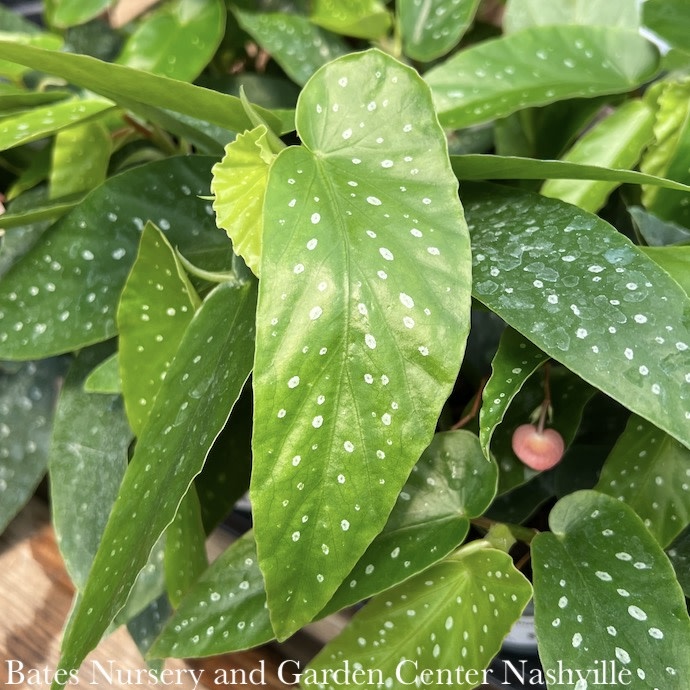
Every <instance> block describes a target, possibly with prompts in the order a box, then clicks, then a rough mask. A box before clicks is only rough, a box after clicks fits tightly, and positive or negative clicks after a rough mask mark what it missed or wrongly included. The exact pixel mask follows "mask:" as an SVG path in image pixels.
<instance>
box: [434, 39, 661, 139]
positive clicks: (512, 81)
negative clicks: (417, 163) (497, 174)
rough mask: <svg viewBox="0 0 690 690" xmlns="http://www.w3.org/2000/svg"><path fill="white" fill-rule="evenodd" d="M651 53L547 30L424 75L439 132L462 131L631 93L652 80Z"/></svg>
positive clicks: (463, 55)
mask: <svg viewBox="0 0 690 690" xmlns="http://www.w3.org/2000/svg"><path fill="white" fill-rule="evenodd" d="M658 62H659V57H658V53H657V51H656V49H655V48H654V46H653V45H652V44H651V43H649V42H648V41H647V40H645V39H644V38H642V37H641V36H640V35H638V34H637V33H635V32H633V31H627V30H624V29H612V28H606V27H581V26H546V27H535V28H532V29H526V30H525V31H521V32H519V33H517V34H512V35H509V36H505V37H503V38H498V39H495V40H491V41H485V42H483V43H480V44H478V45H476V46H473V47H471V48H467V49H466V50H463V51H460V52H459V53H456V54H455V55H454V56H453V57H451V58H450V59H448V60H447V61H446V62H444V63H443V64H441V65H438V66H436V67H433V68H432V69H430V70H429V71H428V72H427V73H426V74H425V75H424V78H425V79H426V81H427V83H428V84H429V86H430V87H431V90H432V93H433V94H434V104H435V106H436V110H437V111H438V116H439V119H440V121H441V124H442V125H444V126H446V127H453V128H461V127H468V126H469V125H474V124H479V123H481V122H488V121H489V120H494V119H496V118H499V117H505V116H506V115H509V114H510V113H512V112H515V111H517V110H520V109H522V108H526V107H530V106H537V105H545V104H546V103H553V102H554V101H558V100H563V99H565V98H576V97H588V98H591V97H593V96H597V95H600V94H607V93H619V92H623V91H629V90H630V89H632V88H634V87H635V86H637V85H639V84H642V83H644V82H645V81H647V80H648V79H650V78H651V77H653V76H654V74H655V73H656V71H657V69H658Z"/></svg>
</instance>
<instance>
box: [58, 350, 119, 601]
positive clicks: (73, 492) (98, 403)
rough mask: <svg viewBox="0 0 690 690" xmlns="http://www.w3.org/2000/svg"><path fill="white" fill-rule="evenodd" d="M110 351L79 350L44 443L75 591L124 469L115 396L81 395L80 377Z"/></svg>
mask: <svg viewBox="0 0 690 690" xmlns="http://www.w3.org/2000/svg"><path fill="white" fill-rule="evenodd" d="M111 352H112V345H111V344H109V343H104V344H101V345H97V346H95V347H93V348H87V349H85V350H82V351H81V352H80V353H79V355H78V356H77V357H76V359H75V360H74V362H73V364H72V366H71V368H70V371H69V374H68V376H67V378H66V380H65V384H64V386H63V388H62V392H61V393H60V399H59V400H58V405H57V409H56V411H55V421H54V423H53V436H52V443H51V447H50V466H49V469H50V499H51V507H52V513H53V526H54V528H55V535H56V538H57V543H58V546H59V548H60V553H61V554H62V558H63V560H64V562H65V566H66V568H67V572H68V573H69V575H70V577H71V579H72V582H74V584H75V586H76V587H77V589H82V588H83V586H84V583H85V582H86V578H87V575H88V573H89V569H90V568H91V563H92V562H93V557H94V555H95V553H96V549H97V548H98V544H99V542H100V541H101V536H102V534H103V529H104V528H105V523H106V522H107V520H108V516H109V515H110V510H111V508H112V506H113V503H114V502H115V498H116V496H117V493H118V490H119V488H120V483H121V481H122V477H123V475H124V473H125V469H126V467H127V451H128V448H129V445H130V443H131V441H132V432H131V431H130V428H129V425H128V424H127V418H126V416H125V411H124V408H123V405H122V398H121V397H120V396H118V395H100V394H93V393H87V392H86V391H85V390H84V380H85V379H86V377H87V376H88V374H89V372H90V371H91V370H92V369H93V368H94V366H95V364H96V363H98V362H101V361H102V360H103V358H104V356H106V355H108V354H110V353H111Z"/></svg>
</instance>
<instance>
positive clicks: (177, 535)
mask: <svg viewBox="0 0 690 690" xmlns="http://www.w3.org/2000/svg"><path fill="white" fill-rule="evenodd" d="M205 542H206V532H205V531H204V524H203V522H202V521H201V506H200V505H199V497H198V496H197V493H196V490H195V489H194V486H190V487H189V491H187V493H186V494H185V496H184V498H183V499H182V502H181V503H180V505H179V507H178V509H177V513H175V519H174V520H173V521H172V523H171V524H170V525H169V527H168V529H166V530H165V583H166V589H167V590H168V596H169V597H170V603H171V604H172V605H173V606H174V607H177V605H178V604H179V603H180V601H181V600H182V597H183V596H184V595H185V594H186V593H187V592H188V591H189V590H190V588H191V587H192V585H193V584H194V582H195V581H196V580H197V578H198V577H199V575H201V573H203V572H204V570H206V568H207V567H208V559H207V557H206V545H205Z"/></svg>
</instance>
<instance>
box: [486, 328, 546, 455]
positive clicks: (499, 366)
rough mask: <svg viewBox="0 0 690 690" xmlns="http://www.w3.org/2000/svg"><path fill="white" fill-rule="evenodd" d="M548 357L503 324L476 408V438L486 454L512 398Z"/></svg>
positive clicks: (488, 453)
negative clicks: (480, 402)
mask: <svg viewBox="0 0 690 690" xmlns="http://www.w3.org/2000/svg"><path fill="white" fill-rule="evenodd" d="M548 358H549V356H548V355H547V354H546V353H545V352H542V351H541V350H540V349H539V348H538V347H536V346H535V345H533V344H532V343H531V342H530V341H529V340H527V339H526V338H525V337H524V336H522V335H521V334H520V333H518V332H517V331H514V330H513V329H512V328H506V330H505V331H504V332H503V335H502V336H501V342H500V343H499V345H498V350H497V352H496V355H495V357H494V359H493V362H491V378H490V379H489V380H488V381H487V383H486V386H485V387H484V392H483V393H482V406H481V409H480V411H479V441H480V443H481V447H482V451H483V452H484V455H485V456H486V457H487V458H490V457H491V455H490V452H489V445H490V443H491V437H492V436H493V433H494V431H495V430H496V427H497V426H498V425H499V424H500V423H501V421H502V420H503V417H504V415H505V413H506V411H507V410H508V407H509V406H510V403H511V402H512V401H513V398H514V397H515V396H516V395H517V394H518V393H519V392H520V389H521V388H522V386H523V385H524V383H525V381H527V379H528V378H529V377H530V376H531V375H532V374H533V373H534V372H535V371H536V370H537V369H538V368H539V367H540V366H541V365H542V364H543V363H544V362H546V361H547V360H548Z"/></svg>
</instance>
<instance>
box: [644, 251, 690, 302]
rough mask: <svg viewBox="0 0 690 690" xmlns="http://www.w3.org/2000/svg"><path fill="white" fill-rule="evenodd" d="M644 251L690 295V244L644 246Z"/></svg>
mask: <svg viewBox="0 0 690 690" xmlns="http://www.w3.org/2000/svg"><path fill="white" fill-rule="evenodd" d="M642 251H643V252H644V253H645V254H646V255H647V256H648V257H649V258H650V259H652V261H654V263H656V264H659V266H661V268H663V269H664V270H665V271H666V272H667V273H668V274H669V275H670V276H671V277H672V278H673V279H674V280H675V281H676V282H677V283H678V284H679V285H680V286H681V287H682V288H683V290H684V291H685V294H686V295H688V297H690V246H683V247H643V248H642Z"/></svg>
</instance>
